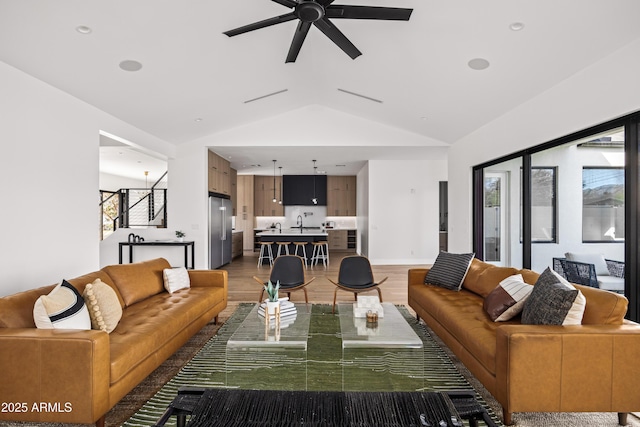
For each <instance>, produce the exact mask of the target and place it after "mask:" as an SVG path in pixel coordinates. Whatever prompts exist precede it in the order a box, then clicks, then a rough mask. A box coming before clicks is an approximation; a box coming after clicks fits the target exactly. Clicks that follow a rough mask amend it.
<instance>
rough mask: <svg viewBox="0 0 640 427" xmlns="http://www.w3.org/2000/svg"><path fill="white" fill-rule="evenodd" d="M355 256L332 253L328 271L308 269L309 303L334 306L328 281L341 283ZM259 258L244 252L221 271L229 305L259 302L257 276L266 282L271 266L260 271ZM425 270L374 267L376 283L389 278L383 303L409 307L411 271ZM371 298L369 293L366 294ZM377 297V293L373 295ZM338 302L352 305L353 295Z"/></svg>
mask: <svg viewBox="0 0 640 427" xmlns="http://www.w3.org/2000/svg"><path fill="white" fill-rule="evenodd" d="M347 255H354V254H353V253H345V252H331V253H330V260H329V265H328V266H327V267H326V268H325V267H324V266H322V264H318V265H317V266H314V267H313V268H307V280H309V279H310V278H311V277H315V278H316V279H315V280H314V281H313V282H312V283H310V284H309V285H308V286H307V293H308V294H309V302H310V303H332V302H333V292H334V290H335V288H336V287H335V286H334V285H333V284H332V283H331V282H330V281H329V280H328V279H327V277H331V278H332V279H333V280H337V279H338V269H339V267H340V261H341V260H342V258H343V257H345V256H347ZM257 263H258V255H257V253H255V252H250V251H245V252H244V256H241V257H238V258H235V259H234V260H233V261H232V262H231V263H230V264H227V265H226V266H224V267H221V269H223V270H227V271H228V272H229V301H230V302H257V301H258V297H259V296H260V291H261V287H260V285H259V284H258V283H257V282H256V281H255V280H253V276H257V277H259V278H261V279H263V280H265V281H266V280H267V279H268V278H269V272H270V268H269V266H268V265H266V264H265V265H264V266H263V267H258V266H257ZM416 267H418V268H424V267H426V265H374V266H372V268H373V275H374V278H375V279H376V281H380V280H382V279H383V278H385V277H388V279H387V281H386V282H384V283H383V284H382V286H381V287H380V289H381V290H382V299H383V301H384V302H390V303H394V304H407V272H408V270H409V269H410V268H416ZM367 294H369V293H367ZM370 294H371V295H377V293H376V292H375V291H373V292H372V293H370ZM291 300H292V301H301V302H303V301H304V293H303V292H302V291H296V292H293V293H292V294H291ZM338 301H353V294H351V293H347V292H344V291H338Z"/></svg>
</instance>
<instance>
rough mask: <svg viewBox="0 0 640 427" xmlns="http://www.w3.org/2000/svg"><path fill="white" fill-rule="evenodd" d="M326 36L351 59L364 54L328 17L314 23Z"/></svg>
mask: <svg viewBox="0 0 640 427" xmlns="http://www.w3.org/2000/svg"><path fill="white" fill-rule="evenodd" d="M313 24H314V25H315V26H316V27H317V28H318V29H319V30H320V31H322V32H323V33H324V34H325V36H327V37H329V38H330V39H331V40H332V41H333V42H334V43H335V44H337V45H338V47H339V48H340V49H342V50H343V51H344V53H346V54H347V55H349V56H350V57H351V59H356V58H357V57H358V56H360V55H362V52H360V51H359V50H358V48H357V47H355V46H354V45H353V43H351V42H350V41H349V39H348V38H347V37H346V36H345V35H344V34H342V32H341V31H340V30H339V29H338V28H337V27H336V26H335V25H333V23H332V22H331V21H329V20H328V19H327V18H326V17H324V18H322V19H320V20H318V21H315V22H314V23H313Z"/></svg>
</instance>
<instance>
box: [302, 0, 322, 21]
mask: <svg viewBox="0 0 640 427" xmlns="http://www.w3.org/2000/svg"><path fill="white" fill-rule="evenodd" d="M295 15H296V16H297V17H298V19H300V20H301V21H303V22H316V21H318V20H320V19H322V17H324V7H322V5H320V4H318V3H316V2H315V1H305V2H302V3H299V4H298V5H297V6H296V9H295Z"/></svg>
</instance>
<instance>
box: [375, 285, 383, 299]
mask: <svg viewBox="0 0 640 427" xmlns="http://www.w3.org/2000/svg"><path fill="white" fill-rule="evenodd" d="M376 291H378V297H379V298H380V302H382V292H381V291H380V288H376Z"/></svg>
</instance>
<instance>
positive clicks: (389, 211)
mask: <svg viewBox="0 0 640 427" xmlns="http://www.w3.org/2000/svg"><path fill="white" fill-rule="evenodd" d="M434 157H436V156H434ZM446 179H447V161H446V156H445V155H441V156H440V158H434V159H433V160H415V161H413V160H403V161H396V160H371V161H369V219H368V221H369V231H368V232H369V238H368V246H369V247H368V257H369V259H370V260H371V263H372V264H424V263H432V262H433V261H434V260H435V258H436V257H437V255H438V251H439V203H438V200H439V199H438V197H439V189H440V187H439V181H446Z"/></svg>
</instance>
